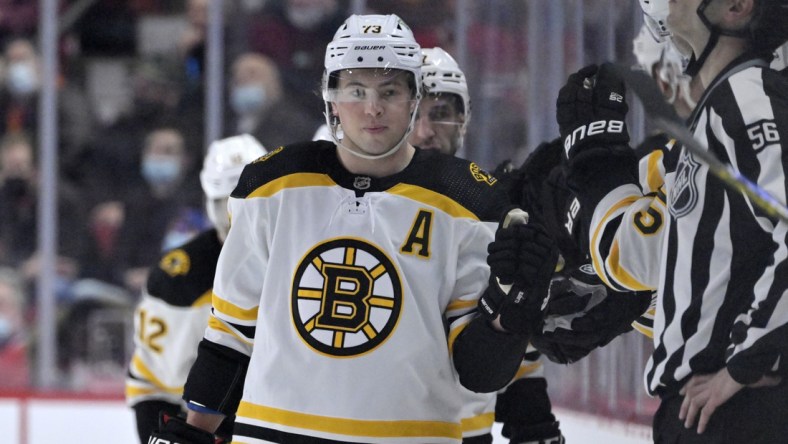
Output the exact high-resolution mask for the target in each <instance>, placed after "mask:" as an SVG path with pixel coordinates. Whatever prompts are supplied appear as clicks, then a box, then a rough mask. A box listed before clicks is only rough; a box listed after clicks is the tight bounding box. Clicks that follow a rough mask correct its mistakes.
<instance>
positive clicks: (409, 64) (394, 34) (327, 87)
mask: <svg viewBox="0 0 788 444" xmlns="http://www.w3.org/2000/svg"><path fill="white" fill-rule="evenodd" d="M361 68H372V69H385V70H401V71H405V72H407V73H409V74H410V75H411V76H412V79H410V80H411V81H412V85H413V87H414V88H415V91H414V92H415V95H414V100H415V102H416V105H417V106H418V100H419V99H421V89H422V88H421V47H420V46H419V44H418V43H416V39H415V37H414V36H413V32H412V31H411V30H410V28H409V27H408V25H406V24H405V22H403V21H402V19H400V18H399V17H398V16H396V15H394V14H389V15H375V14H371V15H351V16H350V17H348V19H347V20H345V22H344V23H343V24H342V25H341V26H340V27H339V29H338V30H337V32H336V34H334V38H333V40H332V41H331V42H330V43H329V44H328V46H327V47H326V57H325V71H324V72H323V82H322V93H323V100H324V101H325V116H326V124H327V125H328V128H329V134H330V136H331V139H332V140H333V141H334V142H335V143H336V144H337V146H338V147H340V148H342V149H345V150H347V151H348V152H350V153H352V154H353V155H355V156H359V157H362V158H365V159H379V158H382V157H386V156H390V155H392V154H394V153H395V152H397V150H399V148H400V147H402V146H403V145H404V144H405V142H406V141H407V138H408V135H409V134H410V132H411V131H413V122H414V119H415V117H416V111H415V109H414V111H413V112H412V113H411V120H410V124H409V125H408V129H407V130H406V131H405V134H403V136H402V138H401V139H400V141H399V142H398V143H397V144H395V145H394V146H393V147H391V149H390V150H388V151H386V152H385V153H383V154H379V155H366V154H361V153H359V152H356V151H354V150H351V149H349V148H347V147H345V146H344V145H343V144H342V143H341V141H340V136H339V134H341V132H342V129H341V127H340V125H341V122H339V120H338V119H337V118H336V117H335V116H333V115H332V113H331V105H330V102H331V101H332V97H331V90H332V88H335V87H336V85H335V84H334V82H336V79H337V77H336V73H338V72H339V71H342V70H345V69H361ZM414 108H415V107H414Z"/></svg>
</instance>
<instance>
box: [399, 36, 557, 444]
mask: <svg viewBox="0 0 788 444" xmlns="http://www.w3.org/2000/svg"><path fill="white" fill-rule="evenodd" d="M422 53H423V65H422V67H421V78H422V83H423V87H424V97H423V98H422V99H421V102H419V108H418V112H417V114H416V122H415V126H414V129H413V132H412V133H411V134H410V143H412V144H413V145H414V146H417V147H419V148H422V149H434V150H438V151H440V152H442V153H445V154H450V155H455V154H456V153H457V151H458V150H459V149H460V148H461V147H462V145H463V141H464V138H465V132H466V129H467V126H468V122H469V121H470V118H471V99H470V94H469V93H468V83H467V80H466V78H465V74H464V73H463V71H462V70H461V69H460V67H459V65H458V64H457V62H456V61H455V60H454V58H453V57H452V56H451V55H450V54H449V53H447V52H446V51H444V50H443V49H442V48H423V49H422ZM526 209H527V210H528V211H529V212H530V211H531V209H530V208H526ZM526 357H527V359H524V360H523V362H522V364H521V365H520V370H519V371H518V372H517V377H516V379H515V381H513V382H512V383H510V384H509V385H508V386H507V387H506V391H505V392H503V393H500V394H495V393H491V394H480V393H473V392H469V391H467V390H464V389H463V391H464V395H463V396H464V398H465V399H467V401H466V404H465V411H466V413H464V414H463V422H462V425H463V431H462V432H463V443H465V444H473V443H490V442H492V440H493V439H492V435H491V429H492V425H493V422H494V420H497V421H500V422H503V423H504V426H503V433H504V436H505V437H507V438H511V439H512V442H513V443H520V442H533V443H542V442H549V443H555V444H560V443H561V442H563V441H562V439H563V437H562V436H561V431H560V430H559V428H558V422H557V421H556V420H555V416H554V415H553V414H552V411H551V409H552V406H551V404H550V398H549V396H548V394H547V382H546V381H545V379H544V376H543V373H544V369H543V367H542V363H541V362H540V359H539V352H537V351H535V350H533V349H529V352H528V353H526ZM496 398H497V400H498V402H497V403H496Z"/></svg>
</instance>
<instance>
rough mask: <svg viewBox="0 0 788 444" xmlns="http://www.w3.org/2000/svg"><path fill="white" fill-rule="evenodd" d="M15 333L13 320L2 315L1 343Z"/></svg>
mask: <svg viewBox="0 0 788 444" xmlns="http://www.w3.org/2000/svg"><path fill="white" fill-rule="evenodd" d="M13 334H14V326H13V325H11V321H9V320H8V319H6V318H2V317H0V344H2V343H4V342H6V341H7V340H8V339H9V338H10V337H11V335H13Z"/></svg>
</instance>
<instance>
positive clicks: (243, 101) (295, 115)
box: [226, 53, 321, 147]
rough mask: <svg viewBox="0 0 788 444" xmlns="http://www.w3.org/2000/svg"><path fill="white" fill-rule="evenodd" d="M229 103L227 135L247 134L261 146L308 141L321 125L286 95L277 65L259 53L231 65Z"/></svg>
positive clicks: (243, 56) (239, 59)
mask: <svg viewBox="0 0 788 444" xmlns="http://www.w3.org/2000/svg"><path fill="white" fill-rule="evenodd" d="M229 103H230V108H232V113H231V114H232V117H231V121H230V122H229V124H228V125H227V128H226V130H227V132H228V136H229V135H238V134H244V133H248V134H251V135H252V136H254V137H255V138H256V139H257V140H259V141H260V143H262V144H263V145H264V146H269V147H278V146H281V145H284V144H288V143H292V142H296V141H301V140H310V139H311V138H312V135H313V134H314V132H315V130H316V129H317V128H318V127H319V126H320V122H321V121H320V120H318V119H317V118H315V117H314V115H312V114H309V113H308V112H307V111H305V110H304V109H302V108H301V107H300V106H299V105H297V104H295V103H293V102H292V101H291V100H290V97H289V96H286V93H285V92H284V91H283V88H282V81H281V77H280V75H279V69H278V68H277V66H276V64H275V63H274V61H273V60H271V59H270V58H268V57H266V56H263V55H260V54H254V53H246V54H242V55H240V56H239V57H238V58H237V59H236V60H235V62H234V63H233V66H232V79H231V82H230V91H229Z"/></svg>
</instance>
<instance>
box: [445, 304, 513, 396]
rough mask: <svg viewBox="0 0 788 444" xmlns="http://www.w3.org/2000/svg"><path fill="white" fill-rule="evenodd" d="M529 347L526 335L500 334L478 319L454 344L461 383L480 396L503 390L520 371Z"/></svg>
mask: <svg viewBox="0 0 788 444" xmlns="http://www.w3.org/2000/svg"><path fill="white" fill-rule="evenodd" d="M527 346H528V338H527V337H526V336H524V335H513V334H508V333H502V332H498V331H496V330H494V329H493V328H492V326H491V325H490V324H489V323H488V322H487V320H486V319H484V318H482V317H477V318H475V319H474V320H472V321H471V322H470V324H468V326H467V327H466V328H465V330H463V331H462V333H460V335H459V336H458V337H457V339H456V340H455V342H454V354H453V356H452V359H453V360H454V367H455V368H456V369H457V373H458V374H459V377H460V384H462V385H463V387H465V388H467V389H468V390H470V391H473V392H477V393H492V392H495V391H498V390H500V389H502V388H503V387H505V386H506V384H508V383H509V382H510V381H511V380H512V378H514V375H515V374H516V373H517V369H519V368H520V362H521V361H522V360H523V355H524V354H525V348H526V347H527Z"/></svg>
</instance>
